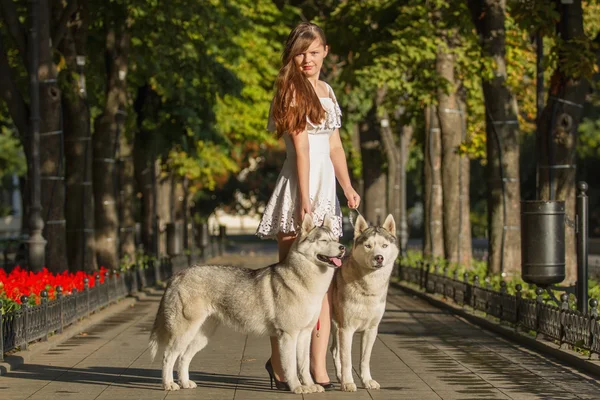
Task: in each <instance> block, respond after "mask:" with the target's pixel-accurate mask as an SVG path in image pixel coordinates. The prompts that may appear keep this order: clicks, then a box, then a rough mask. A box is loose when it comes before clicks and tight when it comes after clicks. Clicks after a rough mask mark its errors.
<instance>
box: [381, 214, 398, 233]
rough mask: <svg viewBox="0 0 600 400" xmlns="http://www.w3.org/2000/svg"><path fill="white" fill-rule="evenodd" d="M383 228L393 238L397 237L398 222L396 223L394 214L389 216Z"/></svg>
mask: <svg viewBox="0 0 600 400" xmlns="http://www.w3.org/2000/svg"><path fill="white" fill-rule="evenodd" d="M382 228H383V229H385V230H386V231H388V232H389V233H391V234H392V235H393V236H396V221H394V216H393V215H392V214H388V216H387V218H386V219H385V221H384V222H383V226H382Z"/></svg>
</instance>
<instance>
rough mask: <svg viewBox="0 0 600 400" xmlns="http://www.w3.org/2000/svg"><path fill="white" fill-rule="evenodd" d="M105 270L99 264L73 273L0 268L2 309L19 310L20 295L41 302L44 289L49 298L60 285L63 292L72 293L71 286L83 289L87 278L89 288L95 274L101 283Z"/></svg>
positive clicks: (35, 302) (54, 294) (52, 296)
mask: <svg viewBox="0 0 600 400" xmlns="http://www.w3.org/2000/svg"><path fill="white" fill-rule="evenodd" d="M105 272H108V270H107V269H106V268H104V267H101V268H100V270H98V271H95V272H94V273H92V274H87V273H85V272H83V271H78V272H76V273H71V272H67V271H65V272H62V273H59V274H54V273H51V272H50V271H48V270H47V269H46V268H44V269H42V271H40V272H31V271H26V270H24V269H22V268H21V267H18V266H17V267H15V268H14V269H13V270H12V271H11V272H10V274H7V273H6V271H4V270H2V269H0V300H1V301H2V312H3V313H7V312H10V311H12V310H15V309H18V308H19V307H20V305H21V296H23V295H25V296H27V297H29V301H28V303H29V304H30V305H35V304H39V303H40V301H41V296H40V293H41V292H42V291H43V290H46V291H47V292H48V300H53V299H55V298H56V287H57V286H61V287H62V292H63V294H65V295H68V294H71V292H72V291H73V289H77V291H83V289H84V279H85V278H88V280H89V282H88V285H89V287H90V288H92V287H94V285H95V283H96V276H97V275H99V276H100V283H104V277H105Z"/></svg>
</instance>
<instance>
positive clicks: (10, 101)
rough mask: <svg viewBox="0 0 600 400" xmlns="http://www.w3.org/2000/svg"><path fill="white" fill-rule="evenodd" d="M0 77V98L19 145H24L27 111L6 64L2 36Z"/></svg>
mask: <svg viewBox="0 0 600 400" xmlns="http://www.w3.org/2000/svg"><path fill="white" fill-rule="evenodd" d="M0 76H2V77H3V78H2V79H0V98H2V99H3V100H4V101H5V103H6V107H7V108H8V111H9V113H10V116H11V117H12V120H13V122H14V124H15V126H16V127H17V130H18V131H19V136H20V137H21V143H25V138H26V136H27V130H28V129H27V128H28V124H27V115H28V114H29V110H28V108H27V104H26V103H25V100H24V99H23V96H22V95H21V92H19V89H18V87H17V85H16V83H15V80H14V76H13V73H12V70H11V69H10V65H9V63H8V57H7V55H6V49H5V48H4V43H3V42H2V36H0Z"/></svg>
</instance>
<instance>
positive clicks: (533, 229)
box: [521, 200, 565, 287]
mask: <svg viewBox="0 0 600 400" xmlns="http://www.w3.org/2000/svg"><path fill="white" fill-rule="evenodd" d="M521 268H522V271H521V276H522V278H523V280H524V281H525V282H527V283H531V284H535V285H537V286H541V287H545V286H549V285H552V284H555V283H559V282H562V281H563V280H564V279H565V202H564V201H554V200H533V201H522V202H521Z"/></svg>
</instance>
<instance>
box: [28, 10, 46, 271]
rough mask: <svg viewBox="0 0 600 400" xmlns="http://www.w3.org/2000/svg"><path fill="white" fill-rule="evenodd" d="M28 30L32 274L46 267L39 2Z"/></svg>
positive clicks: (30, 249)
mask: <svg viewBox="0 0 600 400" xmlns="http://www.w3.org/2000/svg"><path fill="white" fill-rule="evenodd" d="M29 10H30V19H31V27H30V29H29V93H30V99H31V105H30V114H29V128H30V137H29V153H30V156H29V165H28V168H27V175H28V180H29V192H30V196H29V221H28V223H29V227H28V228H29V238H28V240H27V243H28V256H29V267H30V268H31V269H32V270H34V271H39V270H41V269H42V267H43V266H44V264H45V263H46V255H45V252H46V240H45V239H44V237H43V236H42V230H43V229H44V220H43V219H42V215H41V213H42V203H41V199H40V196H41V193H40V90H39V87H40V85H39V81H38V70H39V39H38V26H39V0H31V5H30V8H29Z"/></svg>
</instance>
